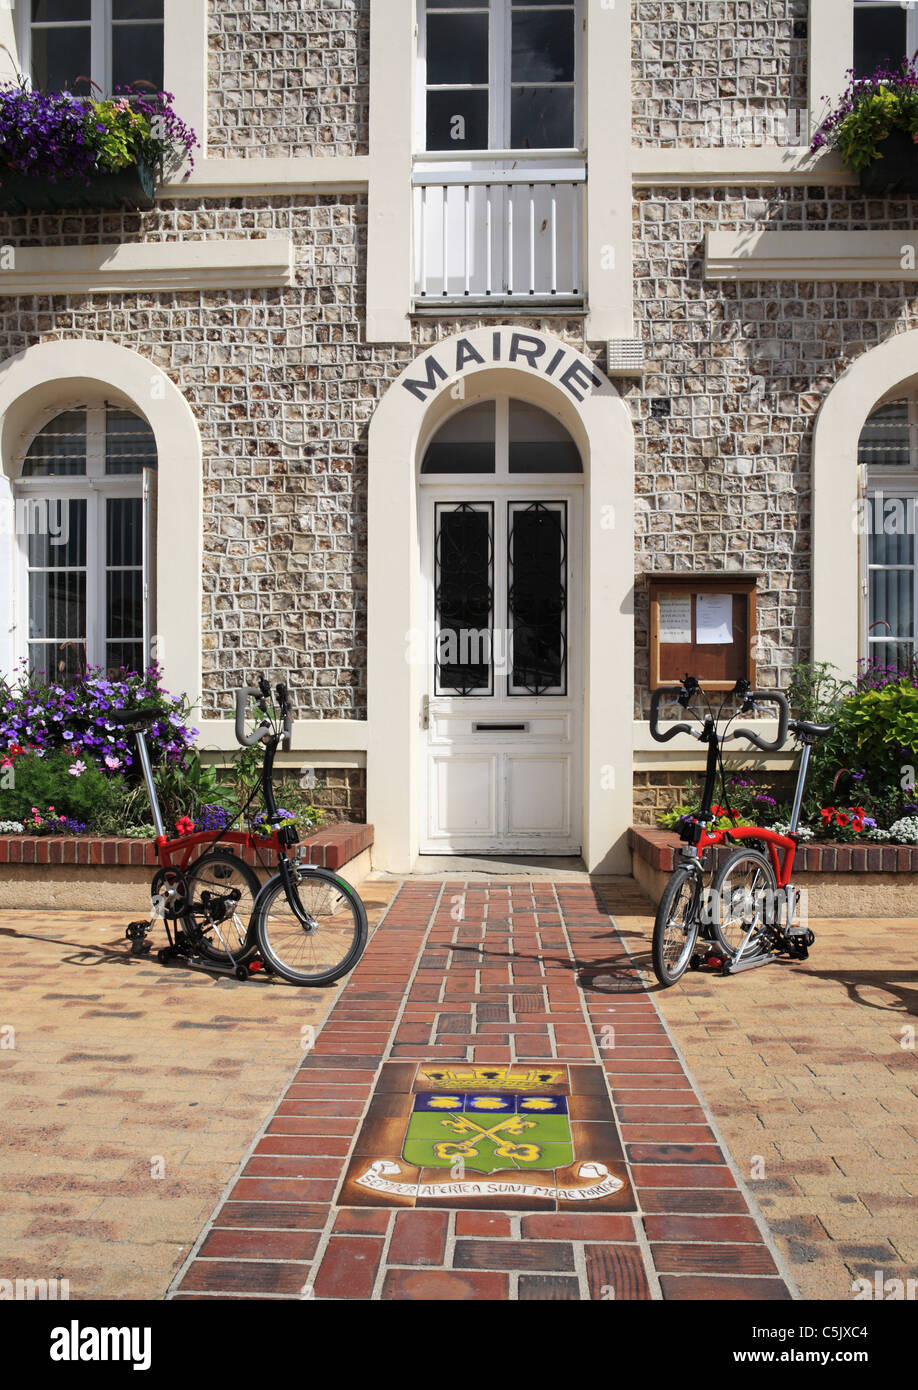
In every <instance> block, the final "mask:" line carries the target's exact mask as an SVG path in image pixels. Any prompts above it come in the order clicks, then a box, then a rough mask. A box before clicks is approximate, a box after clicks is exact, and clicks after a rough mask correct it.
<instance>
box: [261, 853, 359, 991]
mask: <svg viewBox="0 0 918 1390" xmlns="http://www.w3.org/2000/svg"><path fill="white" fill-rule="evenodd" d="M296 886H297V890H298V893H299V898H300V903H301V905H302V908H303V911H304V913H305V915H306V918H307V922H306V925H304V924H303V923H302V922H301V921H300V919H299V917H298V916H297V915H296V913H295V912H294V911H293V909H292V908H291V906H290V904H289V902H288V901H287V894H286V892H285V890H284V883H283V879H282V878H281V876H280V874H275V876H274V878H272V879H269V881H268V882H267V883H266V884H265V886H264V888H263V889H262V890H261V895H260V897H259V899H258V903H257V904H256V912H255V933H256V940H257V942H258V949H259V950H260V951H261V953H262V955H263V956H264V958H265V960H266V961H267V962H268V964H269V965H271V966H273V967H274V969H275V970H276V971H277V973H278V975H282V976H283V977H284V979H285V980H289V981H290V982H291V984H295V985H327V984H331V982H332V980H337V979H339V978H340V976H341V975H346V974H347V972H348V971H349V970H351V969H353V967H354V966H355V965H356V964H357V962H358V960H359V959H360V957H361V956H362V955H363V951H364V947H365V946H366V944H367V914H366V909H365V908H364V905H363V903H362V902H361V901H360V898H359V897H358V895H357V894H356V893H355V891H354V889H353V888H352V887H351V886H350V884H349V883H345V882H344V880H343V879H340V878H337V877H336V876H335V875H334V874H333V873H330V872H329V870H328V869H305V868H300V869H297V870H296Z"/></svg>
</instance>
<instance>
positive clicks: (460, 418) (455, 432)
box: [421, 401, 495, 473]
mask: <svg viewBox="0 0 918 1390" xmlns="http://www.w3.org/2000/svg"><path fill="white" fill-rule="evenodd" d="M494 422H495V410H494V402H493V401H482V402H481V403H480V404H478V405H470V406H467V407H466V408H465V410H460V411H459V412H458V414H456V415H454V416H453V417H452V419H450V420H447V422H446V424H445V425H443V426H442V428H441V429H439V430H438V431H437V433H436V435H435V436H434V438H433V439H432V440H431V442H430V444H429V445H428V446H427V453H426V454H425V455H424V462H423V463H422V465H421V472H422V473H493V472H494Z"/></svg>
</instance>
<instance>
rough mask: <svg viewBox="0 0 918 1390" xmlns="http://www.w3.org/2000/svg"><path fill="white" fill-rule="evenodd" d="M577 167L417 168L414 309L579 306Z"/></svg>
mask: <svg viewBox="0 0 918 1390" xmlns="http://www.w3.org/2000/svg"><path fill="white" fill-rule="evenodd" d="M585 181H586V172H585V170H584V168H583V166H582V165H581V167H580V168H576V167H573V168H565V169H558V168H552V169H536V168H535V167H532V166H530V167H529V168H522V169H521V168H519V167H515V168H512V169H506V170H504V169H497V168H494V167H493V166H492V167H490V168H488V169H470V168H466V169H454V168H448V167H441V168H439V169H433V170H431V169H430V168H429V167H428V168H427V169H426V170H424V169H416V170H415V173H414V176H413V182H414V262H415V271H414V284H415V290H414V293H415V304H416V306H417V307H422V306H424V305H437V304H440V305H442V304H451V305H452V304H456V303H478V304H481V303H492V304H501V303H507V302H514V303H516V302H519V303H527V302H528V303H533V302H539V303H551V304H558V305H561V304H567V305H577V304H581V303H582V302H583V295H584V290H583V250H582V239H583V221H584V219H583V192H584V187H585Z"/></svg>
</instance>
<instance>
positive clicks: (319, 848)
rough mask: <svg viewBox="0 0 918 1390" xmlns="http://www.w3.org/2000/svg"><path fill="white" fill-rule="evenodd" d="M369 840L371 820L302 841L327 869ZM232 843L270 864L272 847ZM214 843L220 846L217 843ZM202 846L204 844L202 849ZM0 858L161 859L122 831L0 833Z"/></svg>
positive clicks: (249, 859) (257, 864) (101, 863)
mask: <svg viewBox="0 0 918 1390" xmlns="http://www.w3.org/2000/svg"><path fill="white" fill-rule="evenodd" d="M372 843H373V827H372V825H351V824H344V825H332V826H328V827H326V828H325V829H323V830H318V831H317V832H316V833H315V834H314V835H310V836H308V837H307V838H306V839H305V840H304V841H303V845H304V846H305V847H308V854H307V856H306V857H307V859H308V862H309V863H310V864H319V865H321V866H322V868H325V869H342V868H343V867H344V865H345V864H347V863H348V862H349V860H351V859H356V858H357V855H358V854H361V853H362V852H363V851H364V850H365V849H369V848H370V846H371V845H372ZM223 847H224V848H232V850H233V853H234V854H238V855H239V857H240V858H241V859H244V860H245V862H246V863H247V864H250V865H251V866H252V867H253V868H263V867H264V866H265V864H267V865H268V866H271V865H273V864H274V862H275V858H276V856H275V854H274V852H273V851H272V850H269V849H267V848H266V849H264V850H263V851H262V853H261V858H258V857H257V856H256V854H255V851H254V850H250V849H244V848H242V847H241V846H239V845H233V846H223ZM215 848H220V845H219V844H218V845H217V846H215ZM204 852H205V849H203V848H202V850H201V853H204ZM0 864H84V865H97V866H98V867H99V868H106V867H113V868H114V867H121V868H128V867H132V866H137V867H145V868H150V869H155V868H156V867H157V866H158V864H159V856H158V855H157V853H156V846H155V845H153V844H151V843H150V841H149V840H130V839H127V838H124V837H120V836H114V835H112V836H106V835H79V836H76V835H75V836H72V837H69V836H65V835H2V836H0Z"/></svg>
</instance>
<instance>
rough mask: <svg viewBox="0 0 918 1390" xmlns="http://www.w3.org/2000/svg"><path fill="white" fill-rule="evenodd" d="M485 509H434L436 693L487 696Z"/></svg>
mask: <svg viewBox="0 0 918 1390" xmlns="http://www.w3.org/2000/svg"><path fill="white" fill-rule="evenodd" d="M492 534H493V513H492V510H491V506H490V504H487V505H484V506H481V505H479V506H476V505H475V504H473V503H460V504H459V505H458V506H453V505H448V504H443V505H440V506H438V507H437V537H436V550H435V554H436V579H435V601H436V624H437V656H436V687H435V688H436V691H437V693H438V694H442V693H443V692H444V691H450V692H457V693H459V694H462V695H469V694H472V693H473V692H476V693H484V692H489V691H490V688H491V625H492V605H493V583H494V581H493V573H492V564H493V548H492Z"/></svg>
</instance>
